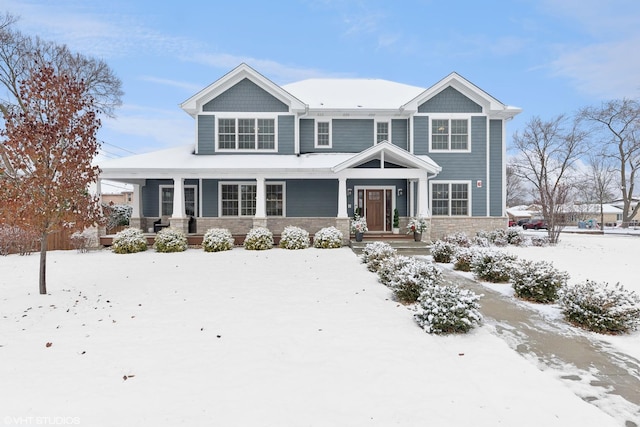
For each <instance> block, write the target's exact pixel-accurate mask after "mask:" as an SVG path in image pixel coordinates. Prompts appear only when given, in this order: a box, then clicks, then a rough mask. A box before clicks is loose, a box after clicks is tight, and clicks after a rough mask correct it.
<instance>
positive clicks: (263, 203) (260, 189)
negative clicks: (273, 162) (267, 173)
mask: <svg viewBox="0 0 640 427" xmlns="http://www.w3.org/2000/svg"><path fill="white" fill-rule="evenodd" d="M265 193H266V192H265V184H264V178H256V215H255V217H256V218H266V217H267V196H266V194H265Z"/></svg>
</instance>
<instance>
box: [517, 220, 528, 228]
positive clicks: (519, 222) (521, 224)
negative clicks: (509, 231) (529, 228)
mask: <svg viewBox="0 0 640 427" xmlns="http://www.w3.org/2000/svg"><path fill="white" fill-rule="evenodd" d="M527 222H529V220H528V219H519V220H518V227H522V226H523V225H525V224H526V223H527Z"/></svg>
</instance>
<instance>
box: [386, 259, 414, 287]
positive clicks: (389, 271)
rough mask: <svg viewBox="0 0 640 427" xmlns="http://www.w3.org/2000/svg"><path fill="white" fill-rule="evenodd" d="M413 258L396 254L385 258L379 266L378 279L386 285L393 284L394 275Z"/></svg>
mask: <svg viewBox="0 0 640 427" xmlns="http://www.w3.org/2000/svg"><path fill="white" fill-rule="evenodd" d="M412 259H413V258H411V257H408V256H404V255H395V256H390V257H388V258H384V259H383V260H382V261H381V262H380V267H378V280H379V281H380V283H382V284H383V285H385V286H391V279H392V278H393V276H394V275H395V274H396V273H397V272H398V270H400V269H401V268H402V267H404V266H405V265H407V264H409V263H410V262H411V260H412Z"/></svg>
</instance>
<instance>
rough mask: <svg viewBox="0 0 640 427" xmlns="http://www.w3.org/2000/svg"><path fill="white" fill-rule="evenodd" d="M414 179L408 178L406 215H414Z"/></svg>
mask: <svg viewBox="0 0 640 427" xmlns="http://www.w3.org/2000/svg"><path fill="white" fill-rule="evenodd" d="M415 187H416V186H415V180H413V179H411V180H409V195H408V197H409V212H408V216H416V193H415Z"/></svg>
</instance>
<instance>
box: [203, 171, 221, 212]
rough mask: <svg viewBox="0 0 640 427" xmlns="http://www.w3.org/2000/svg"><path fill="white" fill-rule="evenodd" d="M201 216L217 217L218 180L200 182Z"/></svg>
mask: <svg viewBox="0 0 640 427" xmlns="http://www.w3.org/2000/svg"><path fill="white" fill-rule="evenodd" d="M202 216H209V217H215V216H218V180H217V179H203V180H202Z"/></svg>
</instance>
